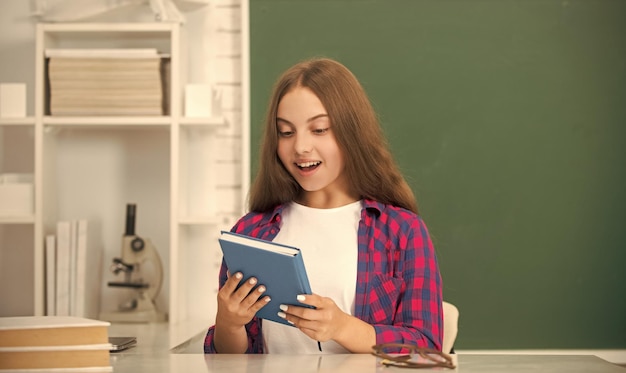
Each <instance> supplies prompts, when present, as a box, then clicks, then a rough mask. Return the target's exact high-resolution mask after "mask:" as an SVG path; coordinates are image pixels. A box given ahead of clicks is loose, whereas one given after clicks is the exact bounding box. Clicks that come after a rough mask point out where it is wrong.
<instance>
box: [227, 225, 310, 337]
mask: <svg viewBox="0 0 626 373" xmlns="http://www.w3.org/2000/svg"><path fill="white" fill-rule="evenodd" d="M219 243H220V246H221V248H222V253H223V254H224V260H225V262H226V266H227V267H228V270H229V271H230V273H231V274H234V273H236V272H241V273H243V275H244V279H248V278H250V277H253V276H254V277H256V278H257V280H258V285H264V286H265V288H266V289H267V290H266V291H265V293H264V295H267V296H269V297H270V298H271V299H272V300H271V301H270V302H269V303H268V304H267V305H266V306H265V307H263V308H261V309H260V310H259V311H258V312H257V314H256V316H257V317H259V318H262V319H267V320H271V321H275V322H278V323H281V324H285V325H289V326H293V325H291V324H290V323H289V322H287V320H285V319H283V318H281V317H279V316H278V315H277V314H278V312H280V308H279V306H280V305H281V304H286V305H296V306H304V307H306V306H305V305H303V304H302V303H299V302H298V301H297V300H296V296H298V294H312V292H311V286H310V285H309V278H308V277H307V274H306V269H305V268H304V261H303V260H302V253H301V252H300V249H297V248H295V247H291V246H286V245H282V244H278V243H274V242H271V241H264V240H260V239H257V238H252V237H248V236H244V235H241V234H237V233H233V232H226V231H222V235H221V237H220V238H219Z"/></svg>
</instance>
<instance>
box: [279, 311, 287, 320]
mask: <svg viewBox="0 0 626 373" xmlns="http://www.w3.org/2000/svg"><path fill="white" fill-rule="evenodd" d="M277 315H278V317H280V318H283V319H285V318H287V314H286V313H284V312H279V313H278V314H277Z"/></svg>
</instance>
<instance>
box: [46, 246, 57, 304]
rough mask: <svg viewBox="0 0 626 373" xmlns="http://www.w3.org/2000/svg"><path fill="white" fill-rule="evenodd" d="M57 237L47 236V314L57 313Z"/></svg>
mask: <svg viewBox="0 0 626 373" xmlns="http://www.w3.org/2000/svg"><path fill="white" fill-rule="evenodd" d="M56 260H57V259H56V237H55V236H54V235H53V234H49V235H47V236H46V315H48V316H53V315H55V314H56V276H57V272H56Z"/></svg>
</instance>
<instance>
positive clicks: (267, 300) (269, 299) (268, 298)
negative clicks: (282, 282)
mask: <svg viewBox="0 0 626 373" xmlns="http://www.w3.org/2000/svg"><path fill="white" fill-rule="evenodd" d="M263 299H265V303H269V301H271V300H272V298H270V297H265V298H263Z"/></svg>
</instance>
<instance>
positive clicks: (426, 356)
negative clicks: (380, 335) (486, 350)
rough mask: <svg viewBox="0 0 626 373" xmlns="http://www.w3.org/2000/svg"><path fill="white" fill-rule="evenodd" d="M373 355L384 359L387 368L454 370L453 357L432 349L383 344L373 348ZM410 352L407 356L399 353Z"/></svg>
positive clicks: (400, 344) (383, 362)
mask: <svg viewBox="0 0 626 373" xmlns="http://www.w3.org/2000/svg"><path fill="white" fill-rule="evenodd" d="M372 349H373V350H374V351H373V352H372V355H374V356H377V357H380V358H382V359H383V360H382V361H381V363H382V364H383V365H385V366H394V367H399V368H433V367H443V368H450V369H454V368H455V365H454V362H453V361H452V357H451V356H450V355H448V354H445V353H443V352H441V351H437V350H434V349H431V348H420V347H417V346H411V345H406V344H402V343H383V344H378V345H374V346H372ZM400 351H403V352H404V351H408V353H407V354H402V353H399V352H400Z"/></svg>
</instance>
